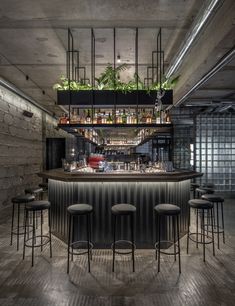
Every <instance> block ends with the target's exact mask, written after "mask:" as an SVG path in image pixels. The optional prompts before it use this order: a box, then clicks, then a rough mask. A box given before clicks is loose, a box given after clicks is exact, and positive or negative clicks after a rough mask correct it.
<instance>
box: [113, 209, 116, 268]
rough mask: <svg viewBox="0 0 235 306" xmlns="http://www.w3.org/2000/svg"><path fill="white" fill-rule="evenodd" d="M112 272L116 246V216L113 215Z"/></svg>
mask: <svg viewBox="0 0 235 306" xmlns="http://www.w3.org/2000/svg"><path fill="white" fill-rule="evenodd" d="M113 219H114V220H113V221H114V222H113V272H114V262H115V246H116V215H113Z"/></svg>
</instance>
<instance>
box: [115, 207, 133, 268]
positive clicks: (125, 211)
mask: <svg viewBox="0 0 235 306" xmlns="http://www.w3.org/2000/svg"><path fill="white" fill-rule="evenodd" d="M111 212H112V216H113V243H112V245H111V249H112V251H113V272H114V263H115V255H116V254H120V255H128V254H131V255H132V270H133V272H135V254H134V252H135V249H136V245H135V241H134V215H135V213H136V207H135V206H134V205H131V204H128V203H121V204H116V205H114V206H112V208H111ZM122 216H123V217H128V216H129V217H130V232H131V240H127V239H122V240H116V224H117V218H118V217H119V218H120V217H122ZM121 244H123V245H124V244H127V245H130V247H131V251H129V250H127V251H126V250H121V249H120V250H117V247H118V245H119V248H120V245H121Z"/></svg>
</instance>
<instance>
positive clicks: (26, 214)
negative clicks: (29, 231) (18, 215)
mask: <svg viewBox="0 0 235 306" xmlns="http://www.w3.org/2000/svg"><path fill="white" fill-rule="evenodd" d="M28 218H29V213H28V211H26V212H25V219H24V245H23V260H24V258H25V243H26V225H27V224H28Z"/></svg>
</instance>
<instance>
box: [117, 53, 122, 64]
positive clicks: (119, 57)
mask: <svg viewBox="0 0 235 306" xmlns="http://www.w3.org/2000/svg"><path fill="white" fill-rule="evenodd" d="M117 63H121V56H120V55H118V56H117Z"/></svg>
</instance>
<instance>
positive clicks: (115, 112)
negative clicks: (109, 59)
mask: <svg viewBox="0 0 235 306" xmlns="http://www.w3.org/2000/svg"><path fill="white" fill-rule="evenodd" d="M113 68H114V70H115V69H116V28H113ZM114 89H116V79H114ZM116 115H117V92H116V90H115V94H114V123H115V124H116V123H117V116H116Z"/></svg>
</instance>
